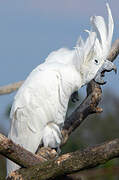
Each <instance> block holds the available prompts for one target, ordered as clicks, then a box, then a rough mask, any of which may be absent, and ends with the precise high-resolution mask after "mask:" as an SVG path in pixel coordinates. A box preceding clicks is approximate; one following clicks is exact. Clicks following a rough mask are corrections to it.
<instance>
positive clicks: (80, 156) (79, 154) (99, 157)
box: [8, 139, 119, 180]
mask: <svg viewBox="0 0 119 180" xmlns="http://www.w3.org/2000/svg"><path fill="white" fill-rule="evenodd" d="M116 157H119V139H115V140H112V141H108V142H105V143H103V144H101V145H97V146H94V147H88V148H86V149H84V150H83V151H76V152H73V153H67V154H65V155H62V156H60V157H59V158H58V159H56V160H52V161H48V162H44V163H42V164H39V165H36V166H34V167H31V168H28V169H23V168H22V169H19V170H17V171H14V172H12V173H11V175H10V176H9V177H8V180H10V179H19V180H32V179H34V180H46V179H49V178H55V177H57V176H59V175H60V176H61V175H64V174H70V173H73V172H76V171H80V170H83V169H87V168H92V167H95V166H97V165H99V164H103V163H105V162H106V161H108V160H110V159H112V158H116Z"/></svg>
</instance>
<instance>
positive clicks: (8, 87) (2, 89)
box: [0, 81, 23, 95]
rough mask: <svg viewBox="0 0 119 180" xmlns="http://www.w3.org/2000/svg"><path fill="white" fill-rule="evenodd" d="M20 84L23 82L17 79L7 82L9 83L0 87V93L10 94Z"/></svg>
mask: <svg viewBox="0 0 119 180" xmlns="http://www.w3.org/2000/svg"><path fill="white" fill-rule="evenodd" d="M22 84H23V81H19V82H16V83H13V84H9V85H6V86H2V87H0V95H3V94H10V93H12V92H14V91H16V90H17V89H19V87H20V86H21V85H22Z"/></svg>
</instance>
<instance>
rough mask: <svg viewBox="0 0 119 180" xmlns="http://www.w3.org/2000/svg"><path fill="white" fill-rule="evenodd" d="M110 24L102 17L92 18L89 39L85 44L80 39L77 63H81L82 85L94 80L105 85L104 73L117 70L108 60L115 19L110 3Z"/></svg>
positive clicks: (77, 47)
mask: <svg viewBox="0 0 119 180" xmlns="http://www.w3.org/2000/svg"><path fill="white" fill-rule="evenodd" d="M106 6H107V12H108V24H106V23H105V20H104V18H103V17H101V16H93V17H91V19H90V21H91V25H92V28H91V31H87V32H88V38H87V40H86V41H85V42H84V41H83V40H82V38H81V37H80V38H79V40H78V42H77V46H76V48H75V49H76V53H77V58H76V59H77V63H78V62H79V66H78V65H77V67H80V68H79V71H80V74H81V76H82V85H85V84H87V83H88V82H90V81H91V80H92V79H94V80H95V81H96V82H98V83H100V84H104V83H105V82H104V80H103V78H102V77H103V75H102V72H104V71H111V70H115V72H116V66H115V65H114V64H113V63H112V62H110V61H109V60H107V59H106V58H107V56H108V53H109V50H110V48H111V42H112V35H113V28H114V23H113V18H112V14H111V10H110V8H109V5H108V3H107V4H106Z"/></svg>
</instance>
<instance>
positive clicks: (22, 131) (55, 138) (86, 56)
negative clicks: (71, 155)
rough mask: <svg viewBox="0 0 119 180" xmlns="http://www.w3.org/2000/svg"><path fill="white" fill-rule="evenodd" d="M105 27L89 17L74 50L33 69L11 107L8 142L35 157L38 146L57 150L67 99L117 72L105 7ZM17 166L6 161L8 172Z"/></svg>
mask: <svg viewBox="0 0 119 180" xmlns="http://www.w3.org/2000/svg"><path fill="white" fill-rule="evenodd" d="M107 11H108V24H107V25H106V23H105V21H104V19H103V17H101V16H93V17H91V24H92V28H91V31H88V38H87V40H86V41H85V42H84V41H83V40H82V38H80V39H79V41H78V43H77V45H76V48H75V49H74V50H68V49H65V48H62V49H59V50H58V51H54V52H52V53H51V54H50V55H49V56H48V57H47V58H46V60H45V62H44V63H43V64H40V65H39V66H38V67H36V68H35V69H34V70H33V71H32V72H31V73H30V75H29V76H28V78H27V79H26V80H25V82H24V84H23V85H22V86H21V87H20V89H19V90H18V92H17V94H16V96H15V98H14V103H13V105H12V109H11V114H10V118H11V119H12V123H11V129H10V132H9V136H8V137H9V138H10V139H12V140H13V141H14V142H15V143H16V144H19V145H21V146H23V147H24V148H26V149H27V150H29V151H31V152H32V153H35V152H36V151H37V148H38V146H39V144H43V146H45V147H48V146H49V147H51V148H59V146H60V144H61V139H62V135H61V129H62V127H63V125H64V121H65V115H66V112H67V106H68V102H69V99H70V96H71V95H72V93H73V92H75V91H77V90H79V89H80V88H81V87H82V86H84V85H86V84H87V83H89V82H90V81H91V80H92V79H94V80H95V81H96V82H98V83H100V84H103V83H104V81H103V79H102V75H101V72H102V71H104V70H106V71H111V70H116V67H115V65H114V64H113V63H112V62H110V61H108V60H107V59H106V57H107V55H108V53H109V50H110V47H111V41H112V35H113V19H112V15H111V10H110V8H109V5H108V4H107ZM18 168H19V166H18V165H16V164H15V163H13V162H11V161H10V160H8V161H7V172H8V173H10V172H11V171H13V170H16V169H18Z"/></svg>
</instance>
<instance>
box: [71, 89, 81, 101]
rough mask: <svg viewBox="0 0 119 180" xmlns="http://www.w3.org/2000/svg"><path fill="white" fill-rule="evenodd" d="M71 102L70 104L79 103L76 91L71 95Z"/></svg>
mask: <svg viewBox="0 0 119 180" xmlns="http://www.w3.org/2000/svg"><path fill="white" fill-rule="evenodd" d="M71 100H72V102H74V103H75V102H76V101H79V96H78V91H75V92H74V93H73V94H72V95H71Z"/></svg>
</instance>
